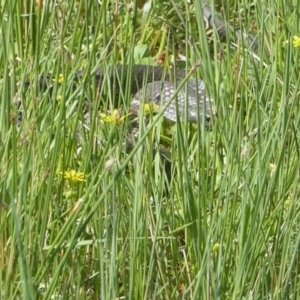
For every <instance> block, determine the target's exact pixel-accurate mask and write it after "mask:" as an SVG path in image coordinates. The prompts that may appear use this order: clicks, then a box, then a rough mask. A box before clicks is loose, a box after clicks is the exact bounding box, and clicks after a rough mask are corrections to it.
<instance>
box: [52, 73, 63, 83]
mask: <svg viewBox="0 0 300 300" xmlns="http://www.w3.org/2000/svg"><path fill="white" fill-rule="evenodd" d="M53 81H54V82H56V81H57V82H58V83H63V82H64V76H63V74H59V75H58V79H57V80H56V79H53Z"/></svg>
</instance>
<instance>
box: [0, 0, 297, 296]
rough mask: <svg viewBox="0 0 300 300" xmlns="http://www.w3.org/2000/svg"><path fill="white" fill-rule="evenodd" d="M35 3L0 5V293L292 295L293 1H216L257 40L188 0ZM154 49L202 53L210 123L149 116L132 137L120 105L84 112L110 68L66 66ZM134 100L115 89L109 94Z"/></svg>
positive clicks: (120, 59) (194, 56)
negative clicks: (230, 33)
mask: <svg viewBox="0 0 300 300" xmlns="http://www.w3.org/2000/svg"><path fill="white" fill-rule="evenodd" d="M41 3H42V2H41V1H38V2H37V4H36V3H35V1H32V3H29V2H27V1H23V3H22V2H21V1H19V2H18V1H17V2H16V3H14V2H13V1H6V0H3V1H2V2H1V6H0V7H1V26H0V28H1V31H0V37H1V45H2V46H1V48H0V69H1V73H2V76H1V80H0V91H1V94H2V101H1V108H0V132H1V147H0V172H1V176H0V187H1V188H0V192H1V194H0V201H1V202H0V204H1V207H0V215H1V217H0V241H1V242H0V248H1V252H0V256H1V272H0V280H1V298H3V299H42V298H43V299H50V298H51V299H77V298H80V299H297V298H298V297H299V295H300V288H299V280H298V277H299V271H300V270H299V268H300V265H299V261H298V248H299V243H300V235H299V220H300V207H299V203H298V202H299V201H298V200H299V198H298V197H299V156H300V154H299V140H298V139H299V130H298V128H300V126H299V122H300V119H299V116H300V114H299V105H298V101H299V95H298V94H299V92H298V90H299V76H298V74H299V48H298V47H294V46H293V36H299V35H300V34H299V21H298V18H297V14H298V12H299V9H300V8H299V6H297V5H296V6H293V5H292V3H286V2H283V1H273V0H268V1H265V2H264V3H263V4H259V3H248V2H246V1H244V2H243V3H242V4H238V3H236V1H230V3H229V4H228V5H226V6H224V7H223V6H221V5H217V8H218V10H219V11H220V14H221V15H222V16H224V18H225V19H226V20H227V21H228V22H229V23H230V24H231V25H232V26H234V27H235V28H236V29H244V30H245V31H250V30H251V31H254V33H255V34H257V35H258V42H259V45H260V46H261V50H262V53H261V54H260V55H259V56H257V55H253V54H252V53H249V51H247V50H243V49H242V48H239V47H236V46H235V45H234V44H230V43H229V42H228V43H224V42H223V43H221V42H219V41H218V38H217V36H216V35H215V33H214V32H210V31H209V32H208V31H206V30H205V28H204V24H203V18H202V15H201V11H200V9H199V4H198V2H197V1H195V4H194V5H193V4H185V2H184V1H182V2H180V3H177V2H175V1H170V2H163V1H161V2H159V3H157V4H156V6H155V7H153V10H152V11H151V15H150V16H148V17H144V19H143V17H142V11H141V10H138V9H136V6H134V5H132V3H130V2H129V1H128V2H122V3H118V2H109V1H103V2H102V5H99V3H97V2H96V1H60V2H53V1H48V2H44V3H43V7H41V6H40V5H41ZM217 4H218V3H217ZM251 4H252V5H251ZM142 20H143V22H142ZM178 57H181V58H184V57H185V58H186V60H187V62H186V63H185V62H182V61H181V62H179V61H177V59H178ZM158 61H159V62H160V63H163V64H164V65H166V66H172V65H173V64H174V63H175V62H176V65H177V66H182V65H183V66H184V65H185V64H187V68H188V70H190V69H191V68H192V67H193V66H195V64H196V63H199V62H201V64H200V68H198V69H197V75H198V76H199V77H201V78H203V79H204V80H205V82H206V85H207V87H208V89H209V90H210V92H211V94H212V95H213V96H214V98H215V102H216V107H217V109H218V118H217V119H216V120H215V122H214V125H213V127H212V130H211V131H206V130H204V128H202V126H187V125H186V124H184V123H182V124H177V125H176V126H173V127H172V128H171V131H172V136H171V138H167V139H166V137H165V135H166V131H167V130H170V128H167V127H166V125H165V123H164V122H163V120H162V119H161V118H157V117H156V118H155V117H154V120H155V122H154V123H153V122H152V123H151V124H150V125H145V126H143V125H141V126H140V128H139V133H140V137H141V138H140V140H139V141H138V142H136V145H134V146H133V147H128V131H129V130H130V129H129V121H128V118H125V119H124V120H123V122H120V124H114V123H110V122H105V123H101V122H100V117H99V113H98V109H92V110H91V115H90V120H89V121H90V124H89V126H88V128H86V127H84V126H82V123H83V122H84V112H83V109H81V108H82V107H83V106H84V103H85V101H86V100H88V101H89V103H90V105H89V107H92V108H99V109H100V111H101V112H102V113H104V114H107V115H109V114H110V112H111V111H112V110H113V109H114V108H116V106H114V104H116V99H114V97H113V96H114V95H113V94H110V93H109V92H108V91H110V86H111V85H112V84H113V82H111V81H109V80H108V78H106V79H105V82H104V84H103V90H99V89H98V88H97V84H96V82H94V79H93V78H92V77H91V78H90V77H87V78H85V79H84V80H83V82H81V83H78V84H76V85H74V81H73V78H74V74H75V73H76V71H77V70H79V69H85V70H87V73H91V72H93V71H94V70H96V69H98V68H105V67H106V66H107V65H112V64H117V63H126V64H132V63H133V62H135V63H143V64H147V65H154V64H157V62H158ZM49 74H50V78H51V79H49V80H50V82H51V81H52V79H55V80H54V81H53V84H52V85H51V89H46V91H41V90H40V89H39V84H38V80H39V78H40V77H41V76H49ZM59 74H62V77H61V78H63V80H62V82H61V83H59V82H58V81H59V80H58V79H59ZM124 76H129V75H128V74H124ZM28 79H29V80H30V82H31V85H30V86H29V88H28V89H27V90H26V89H25V82H26V81H27V80H28ZM114 92H115V90H114ZM104 94H106V95H107V96H106V97H105V98H104V99H103V97H102V98H101V95H104ZM101 99H102V100H101ZM49 100H50V101H49ZM130 101H131V96H130V90H128V89H126V90H124V91H123V93H122V94H121V95H120V97H119V98H118V101H117V108H120V107H122V108H124V110H125V111H128V108H129V104H130ZM17 102H18V103H19V102H21V103H22V106H23V114H24V116H23V118H24V120H23V122H22V125H21V126H20V127H18V126H17V120H18V115H19V111H18V108H17V106H16V105H14V104H15V103H17ZM149 126H150V127H149ZM78 128H79V129H78ZM78 130H79V132H80V143H78V136H77V134H78ZM161 143H164V145H165V146H166V147H167V148H169V149H170V150H171V153H170V157H169V160H166V159H164V158H163V157H162V156H161V155H160V154H159V153H158V152H157V151H155V149H157V148H158V147H159V144H161ZM129 148H130V149H129Z"/></svg>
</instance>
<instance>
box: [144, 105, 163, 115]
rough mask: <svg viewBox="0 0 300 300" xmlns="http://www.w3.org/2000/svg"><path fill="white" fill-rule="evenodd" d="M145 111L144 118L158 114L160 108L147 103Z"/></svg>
mask: <svg viewBox="0 0 300 300" xmlns="http://www.w3.org/2000/svg"><path fill="white" fill-rule="evenodd" d="M143 109H144V116H148V115H150V114H153V113H156V112H157V111H158V109H159V106H158V105H156V104H155V103H145V104H144V107H143Z"/></svg>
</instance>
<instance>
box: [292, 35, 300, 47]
mask: <svg viewBox="0 0 300 300" xmlns="http://www.w3.org/2000/svg"><path fill="white" fill-rule="evenodd" d="M293 46H294V47H295V48H299V47H300V37H299V36H297V35H294V39H293Z"/></svg>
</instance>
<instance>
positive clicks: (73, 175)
mask: <svg viewBox="0 0 300 300" xmlns="http://www.w3.org/2000/svg"><path fill="white" fill-rule="evenodd" d="M60 174H61V175H63V177H64V179H67V180H68V181H69V182H70V183H75V182H84V181H86V179H85V175H84V173H82V172H77V171H75V170H70V171H64V172H60Z"/></svg>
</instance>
